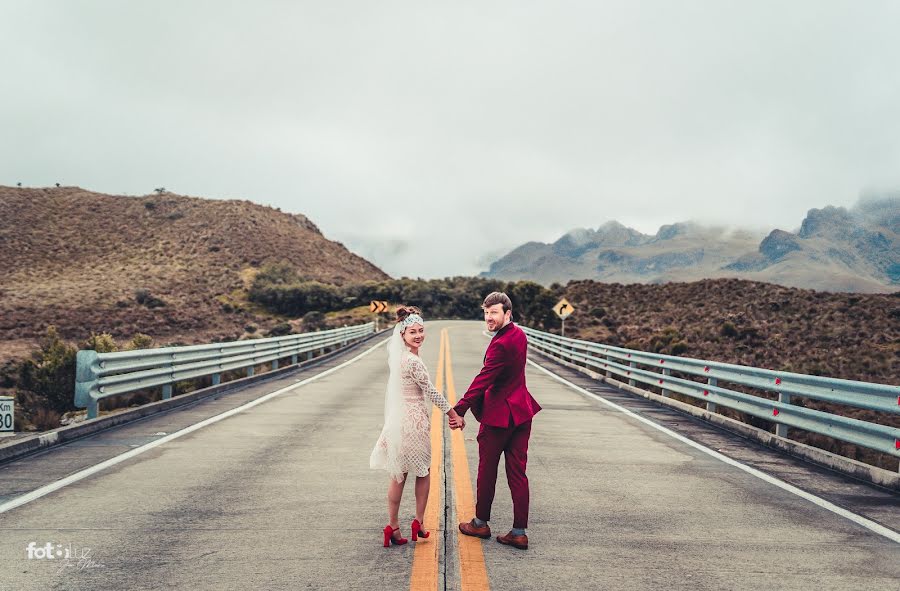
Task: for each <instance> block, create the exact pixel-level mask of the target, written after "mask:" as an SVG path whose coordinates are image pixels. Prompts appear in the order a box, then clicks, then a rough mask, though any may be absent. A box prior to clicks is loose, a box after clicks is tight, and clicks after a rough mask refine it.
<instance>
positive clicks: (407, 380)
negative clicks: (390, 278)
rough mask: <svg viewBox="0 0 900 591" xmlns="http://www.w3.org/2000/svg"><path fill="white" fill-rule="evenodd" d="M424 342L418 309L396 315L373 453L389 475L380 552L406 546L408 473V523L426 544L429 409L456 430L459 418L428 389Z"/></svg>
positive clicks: (373, 458) (376, 464)
mask: <svg viewBox="0 0 900 591" xmlns="http://www.w3.org/2000/svg"><path fill="white" fill-rule="evenodd" d="M424 341H425V321H424V320H423V319H422V315H421V312H419V310H418V308H415V307H412V306H404V307H401V308H400V309H399V310H397V325H396V326H395V327H394V332H393V335H392V336H391V338H390V339H389V341H388V366H389V367H390V376H389V378H388V385H387V391H386V393H385V404H384V429H383V430H382V431H381V436H379V438H378V442H377V443H376V444H375V449H373V450H372V455H371V457H370V460H369V464H370V466H371V467H372V468H376V469H382V470H387V472H388V474H389V476H390V483H389V484H388V518H389V520H390V522H389V524H388V525H387V526H386V527H385V528H384V531H383V533H384V546H385V547H388V546H390V545H391V544H392V543H393V544H397V545H401V544H405V543H406V542H407V540H406V538H404V537H403V536H402V535H400V531H399V530H400V520H399V517H398V513H399V511H400V500H401V498H402V497H403V486H404V485H405V484H406V476H407V474H409V473H410V472H411V473H413V474H415V476H416V487H415V490H416V518H415V519H414V520H413V522H412V539H413V541H416V540H417V539H418V538H419V536H421V537H423V538H427V537H428V536H429V535H430V533H429V532H427V531H425V530H423V529H422V519H423V514H424V513H425V506H426V505H427V503H428V492H429V490H430V487H431V475H430V474H429V470H430V469H431V416H430V415H431V405H432V404H434V405H435V406H437V407H438V408H440V409H441V412H442V413H444V414H446V415H448V416H449V417H450V423H451V426H454V427H455V426H458V425H459V423H458V420H459V416H458V415H457V414H456V411H454V410H453V409H452V408H451V407H450V403H448V402H447V399H446V398H444V396H443V395H441V393H440V392H438V391H437V389H435V387H434V386H433V385H432V383H431V380H430V379H429V377H428V369H427V368H426V367H425V363H424V362H423V361H422V360H421V359H420V358H419V348H420V347H421V346H422V343H423V342H424Z"/></svg>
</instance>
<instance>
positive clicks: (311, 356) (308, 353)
mask: <svg viewBox="0 0 900 591" xmlns="http://www.w3.org/2000/svg"><path fill="white" fill-rule="evenodd" d="M312 358H313V352H312V351H307V352H306V360H307V361H309V360H310V359H312Z"/></svg>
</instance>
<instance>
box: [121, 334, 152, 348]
mask: <svg viewBox="0 0 900 591" xmlns="http://www.w3.org/2000/svg"><path fill="white" fill-rule="evenodd" d="M152 346H153V337H151V336H150V335H146V334H144V333H142V332H136V333H134V336H133V337H131V342H129V343H128V345H127V346H126V348H127V349H131V350H134V349H149V348H150V347H152Z"/></svg>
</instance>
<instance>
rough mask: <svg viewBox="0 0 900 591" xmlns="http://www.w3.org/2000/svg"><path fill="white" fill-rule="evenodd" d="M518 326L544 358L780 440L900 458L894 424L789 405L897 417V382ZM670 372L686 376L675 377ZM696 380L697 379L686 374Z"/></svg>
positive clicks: (899, 389) (899, 431) (898, 434)
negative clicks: (689, 403)
mask: <svg viewBox="0 0 900 591" xmlns="http://www.w3.org/2000/svg"><path fill="white" fill-rule="evenodd" d="M523 330H524V331H525V333H526V334H527V335H528V343H529V346H530V347H532V348H534V349H537V350H538V351H540V352H541V353H544V354H545V355H550V356H554V357H558V358H560V359H563V360H565V361H568V362H570V363H574V364H577V365H581V366H584V367H586V368H589V369H592V370H593V371H595V372H596V373H601V374H603V373H605V375H606V376H607V377H613V376H615V378H616V379H618V380H619V381H622V382H625V381H627V383H628V385H630V386H636V385H637V384H638V383H640V384H643V385H647V386H654V387H657V388H661V389H662V395H663V396H668V395H670V394H671V393H678V394H683V395H685V396H688V397H690V398H693V399H695V400H700V401H703V402H705V403H706V408H707V410H709V411H710V412H715V411H716V408H717V407H718V406H723V407H726V408H730V409H733V410H736V411H740V412H743V413H746V414H748V415H751V416H754V417H758V418H761V419H766V420H768V421H772V422H774V423H775V426H776V427H775V434H776V435H778V436H780V437H787V434H788V428H791V427H793V428H797V429H803V430H804V431H810V432H813V433H819V434H822V435H827V436H829V437H833V438H835V439H839V440H841V441H846V442H848V443H853V444H856V445H860V446H863V447H867V448H870V449H874V450H877V451H879V452H883V453H886V454H890V455H893V456H897V457H900V429H898V428H895V427H890V426H887V425H880V424H877V423H872V422H868V421H863V420H859V419H854V418H850V417H845V416H841V415H838V414H833V413H830V412H825V411H822V410H816V409H812V408H805V407H803V406H799V405H797V404H793V403H792V398H793V397H802V398H808V399H815V400H821V401H826V402H831V403H835V404H841V405H845V406H849V407H855V408H863V409H869V410H875V411H879V412H884V413H891V414H900V386H893V385H886V384H873V383H869V382H857V381H852V380H840V379H836V378H828V377H820V376H811V375H805V374H798V373H789V372H781V371H774V370H769V369H761V368H756V367H749V366H744V365H732V364H728V363H720V362H716V361H705V360H702V359H691V358H687V357H676V356H672V355H661V354H657V353H647V352H644V351H636V350H632V349H624V348H621V347H613V346H610V345H604V344H601V343H593V342H590V341H583V340H578V339H571V338H567V337H562V336H559V335H554V334H551V333H546V332H542V331H538V330H534V329H530V328H524V327H523ZM673 372H675V373H677V374H679V375H680V376H687V377H676V376H673V375H672V373H673ZM698 377H699V378H702V380H703V381H696V380H695V379H690V378H698ZM721 382H724V383H725V384H722V383H721ZM726 384H728V385H740V386H745V387H748V388H752V389H755V390H762V391H764V392H770V393H773V394H777V396H778V399H777V400H770V399H768V398H766V397H764V396H760V395H754V394H747V393H744V392H739V391H737V390H733V389H731V388H728V387H725V385H726Z"/></svg>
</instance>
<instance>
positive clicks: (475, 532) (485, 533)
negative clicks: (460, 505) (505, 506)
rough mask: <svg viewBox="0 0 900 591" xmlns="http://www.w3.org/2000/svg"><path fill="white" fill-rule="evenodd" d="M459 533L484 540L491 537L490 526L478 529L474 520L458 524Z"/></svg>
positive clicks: (486, 525) (485, 525)
mask: <svg viewBox="0 0 900 591" xmlns="http://www.w3.org/2000/svg"><path fill="white" fill-rule="evenodd" d="M459 531H461V532H462V533H464V534H466V535H467V536H475V537H476V538H484V539H487V538H489V537H491V526H489V525H488V524H487V523H485V524H484V525H482V526H481V527H478V526H477V525H475V520H474V519H473V520H472V521H469V522H464V523H460V524H459Z"/></svg>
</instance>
